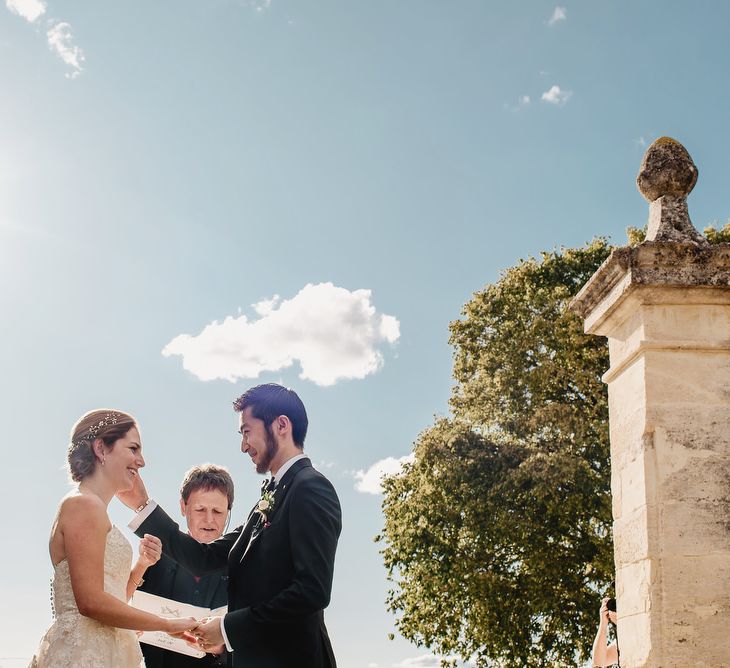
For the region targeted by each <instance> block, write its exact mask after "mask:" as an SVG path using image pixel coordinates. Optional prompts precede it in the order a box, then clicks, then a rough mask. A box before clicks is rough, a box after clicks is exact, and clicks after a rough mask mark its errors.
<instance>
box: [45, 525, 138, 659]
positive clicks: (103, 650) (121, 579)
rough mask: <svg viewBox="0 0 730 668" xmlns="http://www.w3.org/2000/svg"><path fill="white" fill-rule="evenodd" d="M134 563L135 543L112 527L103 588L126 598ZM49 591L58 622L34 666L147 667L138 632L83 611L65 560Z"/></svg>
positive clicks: (52, 628)
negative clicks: (92, 616)
mask: <svg viewBox="0 0 730 668" xmlns="http://www.w3.org/2000/svg"><path fill="white" fill-rule="evenodd" d="M131 565H132V546H131V545H130V544H129V541H127V539H126V538H125V537H124V535H123V534H122V532H121V531H120V530H119V529H118V528H117V527H115V526H113V527H112V529H111V531H109V533H108V534H107V537H106V549H105V551H104V591H106V592H107V593H109V594H111V595H112V596H114V597H115V598H118V599H119V600H120V601H125V602H126V600H127V581H128V579H129V571H130V567H131ZM51 589H52V591H51V598H52V606H53V616H54V622H53V624H52V625H51V627H50V628H49V629H48V631H47V632H46V635H45V636H44V637H43V640H41V646H40V648H39V650H38V653H37V654H36V656H35V657H33V662H32V663H31V667H37V668H51V667H53V668H72V667H78V668H108V667H109V666H114V667H115V668H140V667H142V668H143V667H144V663H143V661H142V653H141V651H140V649H139V643H138V642H137V636H136V635H135V633H134V631H129V630H127V629H117V628H114V627H112V626H107V625H106V624H102V623H100V622H97V621H96V620H93V619H90V618H89V617H84V616H83V615H81V613H80V612H79V610H78V607H77V606H76V599H75V598H74V594H73V589H72V588H71V576H70V574H69V569H68V562H67V561H66V560H65V559H64V560H63V561H61V562H59V563H58V564H56V566H55V567H54V576H53V583H52V585H51Z"/></svg>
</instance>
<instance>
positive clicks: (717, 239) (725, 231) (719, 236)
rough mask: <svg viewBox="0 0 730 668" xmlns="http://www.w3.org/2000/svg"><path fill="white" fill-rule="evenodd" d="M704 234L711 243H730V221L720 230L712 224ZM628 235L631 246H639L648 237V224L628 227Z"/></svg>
mask: <svg viewBox="0 0 730 668" xmlns="http://www.w3.org/2000/svg"><path fill="white" fill-rule="evenodd" d="M704 235H705V238H706V239H707V241H709V242H710V243H711V244H727V243H730V222H728V223H725V227H723V228H722V229H719V230H718V229H717V228H716V227H715V226H714V225H710V226H708V227H706V228H705V229H704ZM626 236H627V237H628V240H629V246H638V245H639V244H640V243H641V242H642V241H644V240H645V239H646V225H644V227H641V228H639V227H627V228H626Z"/></svg>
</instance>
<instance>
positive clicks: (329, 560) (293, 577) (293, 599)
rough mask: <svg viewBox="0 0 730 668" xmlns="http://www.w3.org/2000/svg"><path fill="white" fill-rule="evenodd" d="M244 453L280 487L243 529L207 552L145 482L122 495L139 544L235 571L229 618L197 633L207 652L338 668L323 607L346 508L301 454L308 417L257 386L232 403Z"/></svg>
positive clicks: (276, 389)
mask: <svg viewBox="0 0 730 668" xmlns="http://www.w3.org/2000/svg"><path fill="white" fill-rule="evenodd" d="M233 407H234V409H235V410H236V412H238V413H239V414H240V416H239V425H240V429H239V431H240V433H241V437H242V441H241V451H242V452H243V453H245V454H247V455H249V456H250V457H251V461H252V462H253V464H254V465H255V467H256V471H257V473H266V472H271V476H272V479H271V481H269V482H268V484H266V488H265V489H264V490H262V497H261V499H260V500H259V501H258V503H257V504H256V506H255V507H254V509H253V510H252V511H251V513H250V515H249V517H248V519H247V520H246V522H245V524H244V525H243V526H240V527H238V528H237V529H235V530H234V531H232V532H231V533H228V534H225V535H224V536H222V537H221V538H219V539H218V540H216V541H213V542H212V543H208V544H203V543H199V542H198V541H196V540H195V539H193V538H191V537H190V536H189V535H188V534H186V533H183V532H181V531H180V530H179V529H178V525H177V524H176V523H175V522H174V520H172V519H171V518H170V517H169V516H168V515H167V514H166V513H165V511H164V510H162V508H160V507H159V506H158V505H157V504H156V503H155V502H154V501H151V500H150V499H149V497H148V496H147V492H146V490H145V489H144V484H142V482H141V480H139V483H138V484H137V485H136V486H135V489H134V490H133V491H132V492H131V493H129V494H124V495H120V499H121V500H122V502H123V503H125V504H126V505H127V506H129V507H130V508H133V509H135V510H137V517H135V519H134V520H133V521H132V522H131V523H130V527H132V528H133V529H134V530H135V532H136V533H137V535H139V536H143V535H144V534H153V535H155V536H158V537H159V538H160V539H161V540H162V545H163V551H164V553H165V554H167V555H168V556H170V557H172V559H174V560H175V561H178V562H179V563H180V564H181V565H183V566H185V567H186V568H188V569H189V570H191V571H192V572H195V573H204V572H208V571H212V570H215V569H216V568H220V567H221V566H222V565H226V564H227V566H228V578H229V579H228V614H226V615H225V616H223V617H213V618H211V619H210V620H209V621H207V622H205V623H203V624H201V625H200V626H199V627H198V628H197V629H195V630H194V634H195V635H196V637H198V638H199V640H198V643H199V644H200V646H201V647H202V649H204V650H205V649H207V648H209V647H212V646H215V645H220V644H222V643H225V644H226V646H227V648H228V650H229V651H230V652H232V654H231V656H232V660H233V666H234V667H235V668H334V667H335V666H336V663H335V657H334V654H333V652H332V646H331V644H330V640H329V636H328V635H327V629H326V628H325V625H324V614H323V611H324V608H326V607H327V605H328V604H329V600H330V592H331V589H332V574H333V570H334V561H335V550H336V548H337V539H338V537H339V535H340V530H341V527H342V522H341V512H340V503H339V500H338V499H337V494H336V493H335V490H334V488H333V487H332V484H331V483H330V482H329V481H328V480H327V479H326V478H325V477H324V476H323V475H322V474H321V473H319V472H318V471H315V469H314V468H313V467H312V464H311V462H310V461H309V458H308V457H306V456H305V455H304V453H303V448H304V438H305V436H306V434H307V424H308V420H307V412H306V410H305V408H304V404H303V403H302V401H301V399H300V398H299V396H298V395H297V394H296V393H295V392H294V391H293V390H289V389H287V388H285V387H282V386H280V385H276V384H273V383H272V384H266V385H258V386H256V387H253V388H251V389H250V390H247V391H246V392H244V394H242V395H241V396H240V397H239V398H238V399H236V401H235V402H234V403H233Z"/></svg>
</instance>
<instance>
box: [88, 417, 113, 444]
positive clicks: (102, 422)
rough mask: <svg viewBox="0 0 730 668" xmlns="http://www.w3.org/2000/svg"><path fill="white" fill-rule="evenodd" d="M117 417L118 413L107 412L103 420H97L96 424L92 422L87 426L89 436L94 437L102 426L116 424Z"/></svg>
mask: <svg viewBox="0 0 730 668" xmlns="http://www.w3.org/2000/svg"><path fill="white" fill-rule="evenodd" d="M119 417H120V415H119V413H107V414H106V415H105V416H104V419H103V420H99V422H97V423H96V424H92V425H91V426H90V427H89V434H91V438H92V439H93V438H96V436H97V434H98V433H99V430H100V429H102V428H103V427H108V426H109V425H112V424H116V423H117V421H118V420H119Z"/></svg>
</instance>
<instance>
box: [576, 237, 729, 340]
mask: <svg viewBox="0 0 730 668" xmlns="http://www.w3.org/2000/svg"><path fill="white" fill-rule="evenodd" d="M638 286H647V287H650V286H656V287H677V288H728V287H730V244H715V245H707V246H698V245H697V244H694V243H677V242H661V241H645V242H644V243H641V244H639V245H638V246H634V247H623V248H617V249H616V250H615V251H613V253H611V255H610V256H609V257H608V258H607V259H606V261H605V262H604V263H603V264H602V265H601V266H600V267H599V268H598V271H596V273H595V274H593V276H592V277H591V278H590V280H589V281H588V282H587V283H586V284H585V285H584V286H583V288H582V289H581V290H580V292H579V293H578V294H577V295H576V296H575V297H574V298H573V300H572V301H571V302H570V308H571V310H572V311H574V312H575V313H577V314H578V315H579V316H580V317H582V318H584V319H585V320H586V331H591V330H593V329H595V324H596V322H597V321H598V320H599V319H600V320H603V318H605V317H606V316H607V315H608V313H609V312H610V311H612V310H613V309H614V308H615V307H616V306H617V305H618V303H619V302H621V301H623V298H624V297H626V296H628V294H629V293H631V292H633V290H634V289H635V288H637V287H638Z"/></svg>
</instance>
